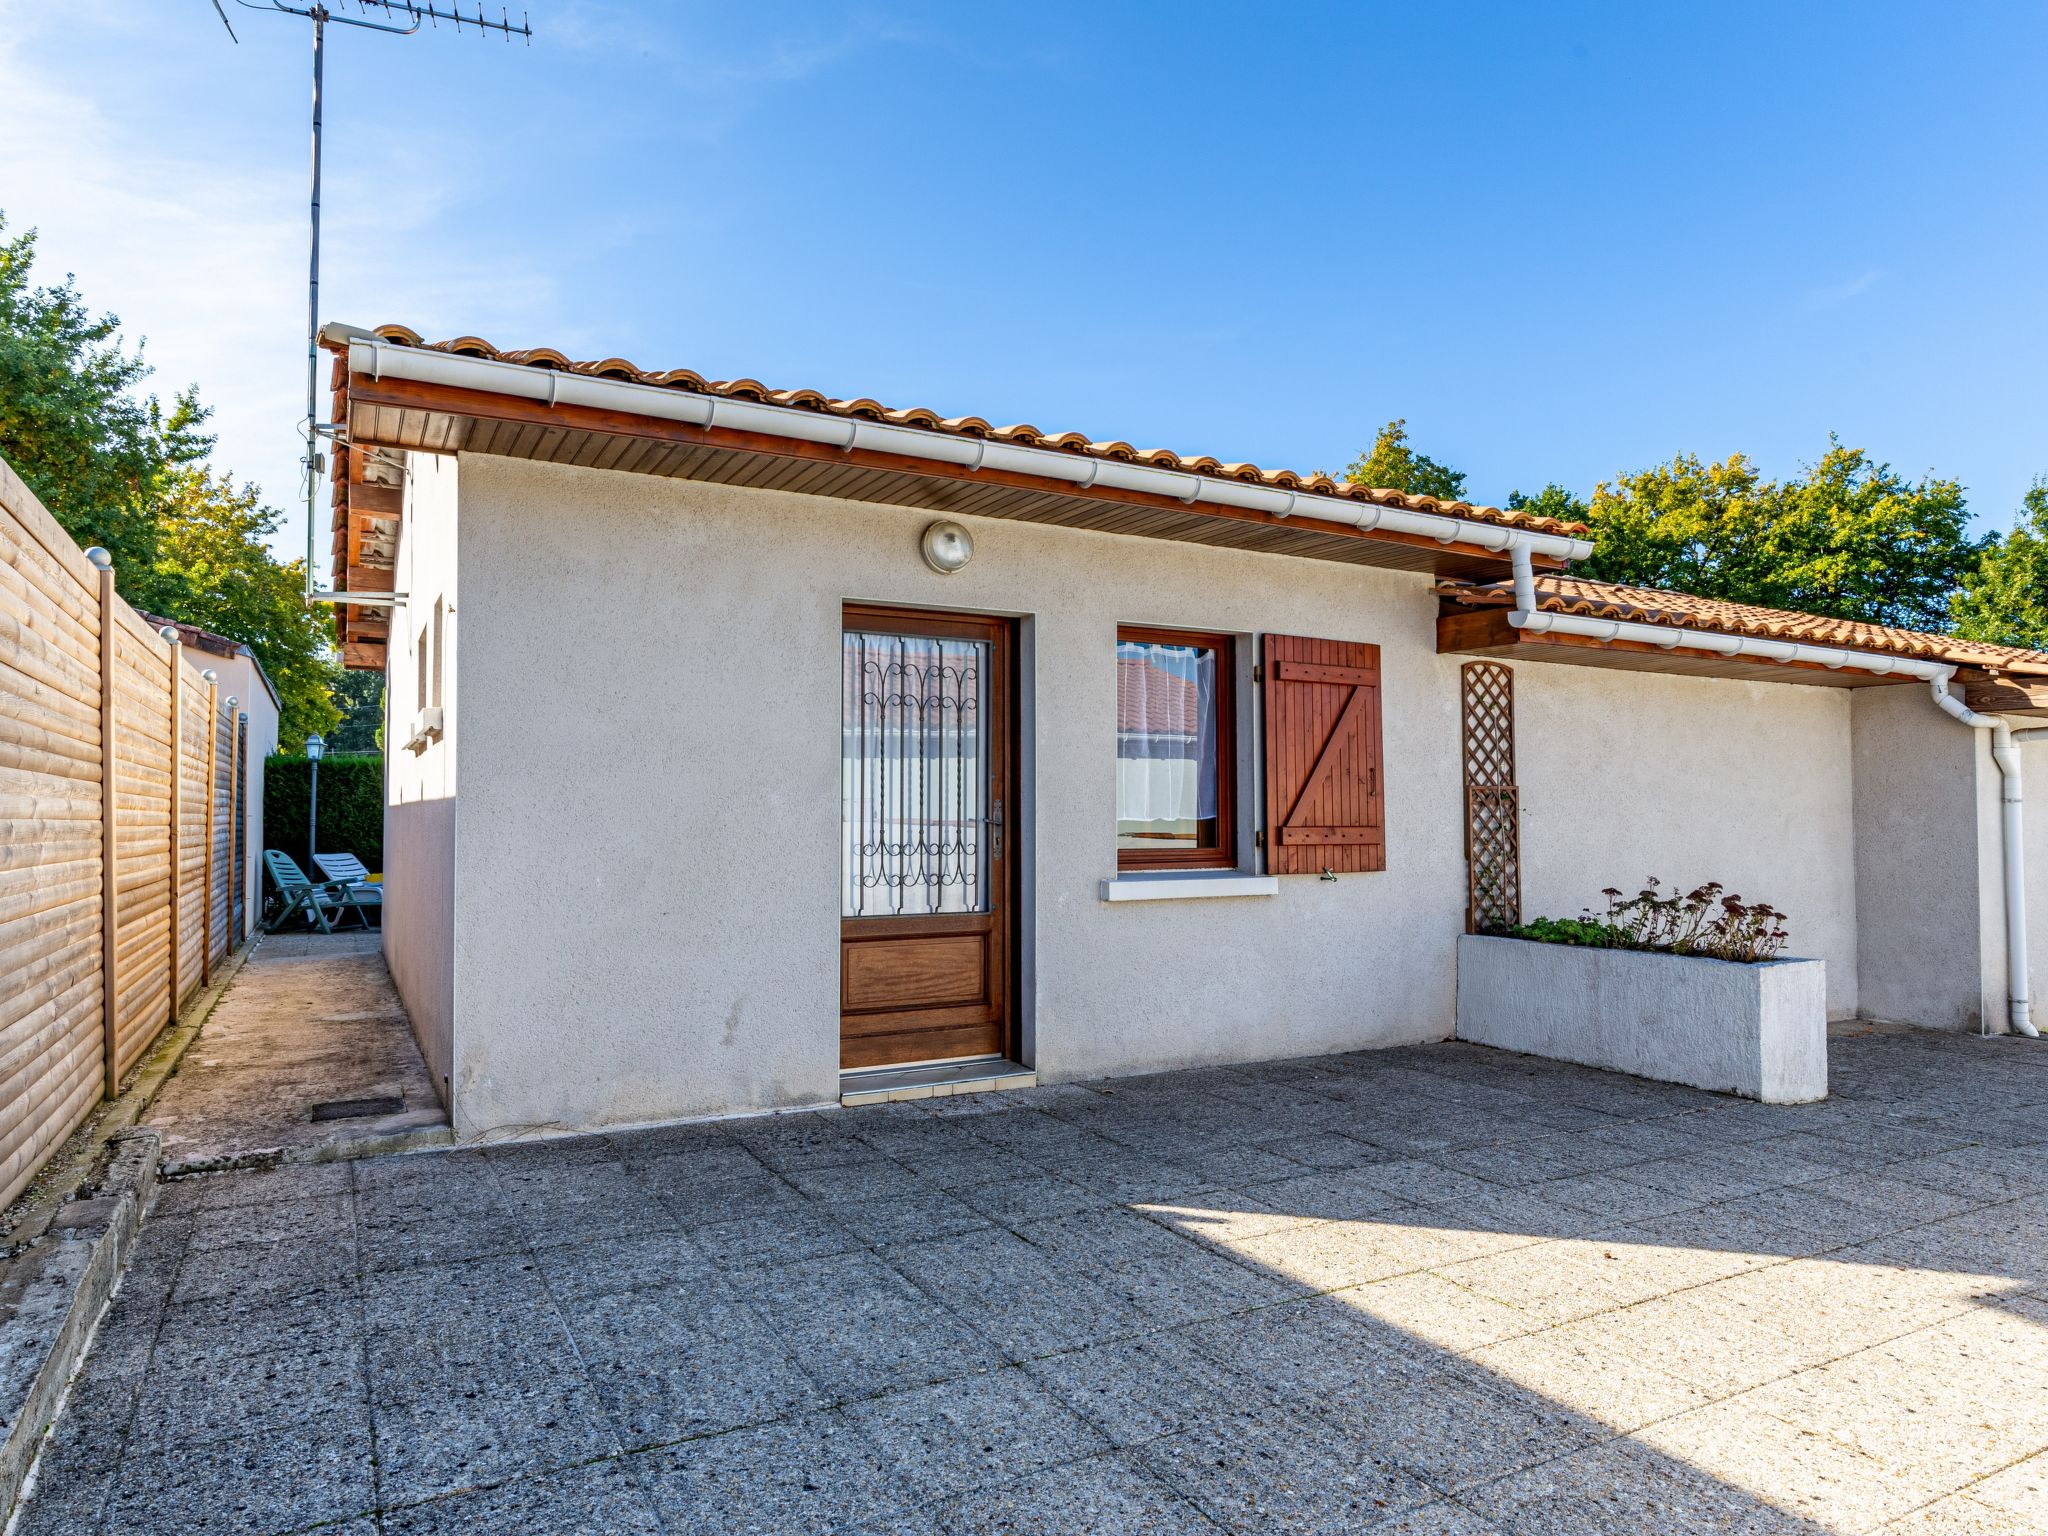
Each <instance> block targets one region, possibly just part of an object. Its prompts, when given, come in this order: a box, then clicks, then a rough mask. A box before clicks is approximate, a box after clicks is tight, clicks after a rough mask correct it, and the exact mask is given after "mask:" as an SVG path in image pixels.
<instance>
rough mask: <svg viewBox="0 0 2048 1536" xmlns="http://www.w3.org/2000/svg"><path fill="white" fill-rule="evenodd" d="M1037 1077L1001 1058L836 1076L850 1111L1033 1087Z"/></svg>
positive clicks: (868, 1069)
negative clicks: (919, 1100) (913, 1101)
mask: <svg viewBox="0 0 2048 1536" xmlns="http://www.w3.org/2000/svg"><path fill="white" fill-rule="evenodd" d="M1037 1086H1038V1074H1037V1073H1036V1072H1034V1071H1032V1070H1031V1068H1029V1067H1027V1066H1023V1065H1021V1064H1019V1063H1017V1062H1014V1061H1004V1060H1003V1059H1002V1058H1000V1057H982V1058H981V1059H979V1060H976V1061H927V1062H919V1063H916V1064H915V1065H912V1066H908V1067H864V1068H862V1069H861V1070H860V1071H858V1072H842V1073H840V1074H839V1102H840V1103H841V1104H842V1105H845V1106H846V1107H847V1108H849V1109H851V1108H854V1107H855V1106H857V1105H861V1104H899V1103H903V1102H905V1101H907V1100H910V1099H943V1098H946V1097H948V1096H950V1095H952V1094H956V1093H994V1092H996V1091H998V1090H1000V1089H1005V1088H1036V1087H1037Z"/></svg>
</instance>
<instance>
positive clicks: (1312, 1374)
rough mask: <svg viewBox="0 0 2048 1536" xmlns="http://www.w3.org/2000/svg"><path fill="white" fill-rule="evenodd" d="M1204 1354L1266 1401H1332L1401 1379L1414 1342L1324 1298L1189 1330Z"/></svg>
mask: <svg viewBox="0 0 2048 1536" xmlns="http://www.w3.org/2000/svg"><path fill="white" fill-rule="evenodd" d="M1181 1336H1182V1337H1183V1338H1185V1340H1186V1341H1187V1343H1188V1344H1189V1345H1190V1346H1191V1347H1193V1348H1194V1349H1195V1350H1196V1351H1197V1352H1198V1353H1199V1354H1201V1355H1203V1356H1204V1357H1206V1358H1207V1359H1209V1360H1210V1361H1212V1362H1214V1363H1215V1364H1217V1365H1219V1366H1221V1367H1223V1368H1224V1369H1225V1370H1227V1371H1229V1372H1231V1373H1232V1374H1233V1375H1236V1376H1238V1377H1240V1378H1242V1379H1243V1380H1244V1381H1245V1382H1246V1384H1247V1386H1248V1387H1249V1388H1250V1389H1251V1390H1253V1391H1255V1392H1256V1393H1257V1394H1258V1395H1259V1397H1260V1398H1262V1399H1263V1398H1267V1397H1273V1398H1282V1399H1287V1400H1290V1401H1298V1402H1316V1401H1326V1400H1328V1399H1330V1398H1332V1397H1335V1396H1337V1395H1339V1394H1344V1393H1350V1392H1355V1391H1359V1390H1364V1389H1369V1387H1370V1384H1371V1383H1372V1382H1373V1381H1375V1380H1377V1379H1378V1378H1379V1377H1380V1376H1382V1375H1386V1374H1395V1375H1399V1374H1401V1373H1402V1372H1404V1371H1405V1369H1406V1362H1407V1360H1408V1358H1409V1354H1410V1351H1411V1350H1412V1348H1413V1345H1414V1341H1413V1340H1411V1339H1409V1338H1407V1337H1406V1336H1404V1335H1403V1334H1402V1333H1401V1332H1400V1330H1399V1329H1397V1328H1392V1327H1389V1326H1388V1325H1386V1324H1385V1323H1382V1322H1380V1321H1379V1320H1378V1319H1376V1318H1373V1317H1369V1316H1367V1315H1366V1314H1365V1313H1363V1312H1360V1311H1358V1310H1356V1309H1355V1308H1352V1307H1348V1306H1346V1305H1345V1304H1344V1303H1343V1302H1342V1301H1341V1300H1338V1299H1334V1298H1331V1297H1327V1296H1319V1297H1315V1298H1312V1299H1310V1300H1307V1301H1300V1302H1289V1303H1286V1304H1284V1305H1282V1306H1277V1307H1267V1308H1264V1309H1262V1310H1260V1311H1257V1312H1253V1313H1250V1314H1248V1315H1246V1316H1244V1317H1239V1318H1226V1319H1221V1320H1218V1321H1215V1322H1208V1323H1197V1324H1194V1325H1192V1326H1191V1327H1188V1328H1187V1329H1185V1330H1183V1332H1182V1335H1181Z"/></svg>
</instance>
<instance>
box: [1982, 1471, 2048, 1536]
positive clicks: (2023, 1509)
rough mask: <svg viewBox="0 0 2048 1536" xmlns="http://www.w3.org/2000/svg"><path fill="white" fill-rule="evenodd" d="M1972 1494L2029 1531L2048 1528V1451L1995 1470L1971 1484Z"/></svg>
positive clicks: (2047, 1529)
mask: <svg viewBox="0 0 2048 1536" xmlns="http://www.w3.org/2000/svg"><path fill="white" fill-rule="evenodd" d="M1970 1497H1971V1498H1972V1499H1975V1500H1977V1501H1978V1502H1979V1503H1982V1504H1987V1505H1989V1506H1991V1507H1992V1508H1993V1509H1996V1510H1998V1511H1999V1512H2000V1513H2002V1514H2005V1515H2008V1516H2010V1517H2011V1518H2013V1519H2015V1520H2017V1521H2019V1522H2021V1523H2022V1524H2023V1525H2024V1526H2025V1528H2026V1529H2028V1530H2030V1531H2037V1532H2038V1531H2048V1451H2044V1452H2041V1453H2039V1454H2037V1455H2033V1456H2029V1457H2027V1458H2026V1459H2025V1460H2024V1461H2017V1462H2014V1463H2012V1464H2011V1465H2010V1466H2007V1467H2003V1468H2001V1469H1999V1470H1998V1471H1996V1472H1993V1473H1992V1474H1991V1475H1990V1476H1989V1477H1986V1478H1985V1479H1983V1480H1982V1481H1981V1482H1979V1483H1976V1484H1975V1485H1973V1486H1972V1487H1971V1489H1970Z"/></svg>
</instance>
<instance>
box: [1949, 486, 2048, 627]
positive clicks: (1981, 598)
mask: <svg viewBox="0 0 2048 1536" xmlns="http://www.w3.org/2000/svg"><path fill="white" fill-rule="evenodd" d="M1949 612H1950V614H1951V615H1952V616H1953V617H1954V619H1955V629H1956V633H1957V634H1958V635H1960V636H1962V637H1963V638H1964V639H1965V640H1982V641H1985V642H1987V643H1989V644H1992V645H2018V646H2025V647H2026V648H2028V649H2029V650H2036V651H2039V650H2048V480H2036V481H2035V482H2034V484H2033V486H2032V488H2031V489H2029V490H2028V492H2027V494H2026V496H2025V498H2024V499H2022V501H2021V502H2020V515H2019V520H2018V522H2016V523H2015V524H2014V525H2013V530H2012V532H2011V533H2009V534H2007V535H2006V536H2005V537H2004V538H2002V539H2000V538H1994V539H1993V540H1992V541H1991V543H1989V544H1988V545H1986V546H1985V548H1984V551H1983V553H1982V554H1980V555H1979V556H1978V557H1977V565H1976V568H1975V569H1974V570H1972V571H1970V572H1969V573H1968V574H1967V575H1965V576H1964V578H1963V584H1962V587H1961V589H1960V590H1959V591H1957V592H1956V593H1955V595H1954V596H1953V597H1952V598H1950V600H1949Z"/></svg>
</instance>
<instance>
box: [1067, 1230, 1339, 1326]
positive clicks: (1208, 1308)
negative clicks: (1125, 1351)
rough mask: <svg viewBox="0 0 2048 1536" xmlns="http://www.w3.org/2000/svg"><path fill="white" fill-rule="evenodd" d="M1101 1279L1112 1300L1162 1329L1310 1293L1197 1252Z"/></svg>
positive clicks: (1125, 1267) (1122, 1268)
mask: <svg viewBox="0 0 2048 1536" xmlns="http://www.w3.org/2000/svg"><path fill="white" fill-rule="evenodd" d="M1106 1278H1107V1281H1108V1284H1109V1287H1110V1289H1111V1290H1112V1291H1113V1292H1114V1293H1115V1294H1116V1295H1118V1296H1121V1297H1123V1298H1124V1299H1126V1300H1128V1301H1129V1302H1130V1303H1131V1305H1132V1306H1134V1307H1136V1308H1137V1309H1138V1310H1139V1311H1140V1312H1142V1313H1143V1314H1144V1315H1145V1316H1146V1317H1148V1318H1150V1319H1151V1320H1152V1321H1153V1322H1154V1323H1157V1324H1159V1325H1162V1326H1165V1327H1179V1326H1181V1325H1182V1324H1186V1323H1192V1322H1199V1321H1202V1320H1204V1319H1208V1318H1216V1317H1225V1316H1228V1315H1230V1314H1231V1313H1235V1312H1244V1311H1248V1310H1250V1309H1251V1308H1253V1307H1266V1306H1271V1305H1273V1303H1275V1302H1278V1301H1285V1300H1288V1299H1289V1298H1291V1297H1296V1296H1300V1295H1302V1294H1304V1293H1306V1292H1307V1291H1308V1290H1309V1289H1310V1287H1307V1286H1304V1285H1302V1284H1301V1283H1300V1282H1299V1281H1296V1280H1293V1279H1291V1278H1289V1277H1287V1276H1284V1275H1278V1274H1275V1273H1273V1272H1272V1271H1271V1270H1268V1269H1263V1268H1260V1267H1258V1266H1254V1265H1249V1264H1240V1263H1237V1262H1234V1261H1233V1260H1231V1259H1228V1258H1225V1257H1223V1256H1222V1255H1221V1254H1218V1253H1213V1252H1210V1251H1208V1250H1205V1249H1199V1248H1198V1249H1195V1250H1194V1251H1192V1252H1187V1253H1177V1254H1174V1255H1172V1256H1170V1257H1167V1256H1162V1257H1159V1258H1151V1259H1139V1260H1134V1261H1132V1262H1130V1263H1127V1264H1121V1265H1118V1266H1117V1267H1116V1268H1115V1269H1114V1270H1111V1271H1109V1272H1108V1274H1107V1277H1106Z"/></svg>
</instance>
